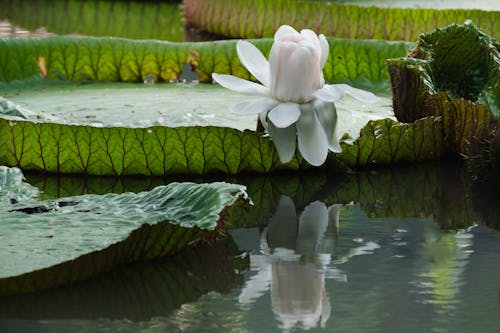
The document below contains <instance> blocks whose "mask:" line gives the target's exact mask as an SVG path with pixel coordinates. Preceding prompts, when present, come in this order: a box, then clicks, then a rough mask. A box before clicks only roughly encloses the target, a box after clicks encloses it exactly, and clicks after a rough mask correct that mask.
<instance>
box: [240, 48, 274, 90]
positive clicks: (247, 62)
mask: <svg viewBox="0 0 500 333" xmlns="http://www.w3.org/2000/svg"><path fill="white" fill-rule="evenodd" d="M236 51H237V52H238V57H239V58H240V61H241V63H242V64H243V66H245V67H246V69H248V71H249V72H250V73H252V75H253V76H255V78H256V79H257V80H259V81H260V82H261V83H262V84H263V85H265V86H266V87H269V85H270V84H271V79H270V69H269V62H268V61H267V59H266V58H265V57H264V55H263V54H262V52H260V50H259V49H258V48H256V47H255V46H254V45H253V44H252V43H249V42H247V41H245V40H240V41H238V43H237V44H236Z"/></svg>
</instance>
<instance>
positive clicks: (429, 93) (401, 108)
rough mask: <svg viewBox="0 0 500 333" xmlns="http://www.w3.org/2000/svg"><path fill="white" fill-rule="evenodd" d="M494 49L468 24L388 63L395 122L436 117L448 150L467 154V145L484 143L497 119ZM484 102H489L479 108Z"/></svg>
mask: <svg viewBox="0 0 500 333" xmlns="http://www.w3.org/2000/svg"><path fill="white" fill-rule="evenodd" d="M497 47H498V46H496V44H495V42H494V40H492V39H491V38H490V37H488V36H486V35H484V34H483V33H482V32H481V31H479V30H478V29H477V28H476V27H475V26H474V25H473V24H471V23H467V24H465V25H452V26H449V27H447V28H445V29H439V30H436V31H435V32H433V33H432V34H429V35H422V36H421V37H420V41H419V43H418V45H417V46H416V48H415V49H414V50H413V51H412V53H411V54H410V56H409V57H408V58H398V59H390V60H388V69H389V73H390V76H391V82H392V87H393V88H392V91H393V96H394V97H393V101H394V103H393V104H394V113H395V114H396V117H397V118H398V120H400V121H403V122H412V121H414V120H415V119H419V118H422V117H427V116H440V117H442V119H443V122H442V124H443V134H444V139H445V140H446V146H447V148H448V149H449V150H451V151H453V152H455V153H460V154H466V153H467V152H468V149H469V146H470V143H471V142H476V141H478V140H481V139H483V138H485V137H486V135H487V133H488V129H489V126H490V111H491V113H492V114H493V115H497V114H499V111H498V110H499V109H498V106H496V105H495V103H494V100H495V99H497V98H498V96H497V94H498V91H495V88H494V87H495V85H496V84H498V82H500V67H499V64H500V62H499V59H500V53H499V51H498V49H497ZM497 90H498V89H497ZM484 99H487V100H491V101H492V102H491V103H488V105H483V104H479V103H480V102H481V101H482V100H484ZM488 107H490V109H488Z"/></svg>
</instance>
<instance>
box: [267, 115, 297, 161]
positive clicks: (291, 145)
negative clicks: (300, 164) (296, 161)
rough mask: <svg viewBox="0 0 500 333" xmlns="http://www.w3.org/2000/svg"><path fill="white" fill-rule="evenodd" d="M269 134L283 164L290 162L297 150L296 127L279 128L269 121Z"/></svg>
mask: <svg viewBox="0 0 500 333" xmlns="http://www.w3.org/2000/svg"><path fill="white" fill-rule="evenodd" d="M267 132H268V133H269V136H270V137H271V139H272V140H273V143H274V147H275V148H276V151H277V152H278V156H279V158H280V162H281V163H283V164H284V163H288V162H290V161H291V160H292V158H293V156H294V155H295V148H296V147H297V129H296V127H295V125H291V126H289V127H286V128H278V127H276V126H274V125H273V123H272V122H270V121H269V122H268V123H267Z"/></svg>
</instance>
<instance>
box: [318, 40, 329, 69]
mask: <svg viewBox="0 0 500 333" xmlns="http://www.w3.org/2000/svg"><path fill="white" fill-rule="evenodd" d="M319 45H320V47H321V61H320V66H321V70H323V67H325V64H326V60H328V55H329V54H330V46H329V45H328V41H327V40H326V38H325V35H323V34H321V35H319Z"/></svg>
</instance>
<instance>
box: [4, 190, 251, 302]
mask: <svg viewBox="0 0 500 333" xmlns="http://www.w3.org/2000/svg"><path fill="white" fill-rule="evenodd" d="M243 195H244V187H243V186H241V185H232V184H227V183H211V184H193V183H172V184H169V185H167V186H159V187H156V188H154V189H153V190H151V191H149V192H142V193H137V194H134V193H124V194H121V195H118V194H106V195H83V196H76V197H68V198H63V199H59V200H54V201H39V202H38V201H33V200H27V201H26V202H22V201H21V202H13V201H10V202H5V200H4V201H2V202H3V203H2V205H1V206H0V216H1V221H0V239H1V242H0V246H1V247H2V248H3V249H2V251H0V263H1V264H0V267H2V270H1V272H0V294H10V293H21V292H27V291H32V290H37V289H45V288H49V287H52V286H56V285H61V284H66V283H69V282H75V281H78V280H82V279H85V278H88V277H90V276H92V275H96V274H98V273H100V272H103V271H107V270H109V269H111V268H113V267H114V266H116V265H118V264H121V263H126V262H132V261H137V260H142V259H152V258H158V257H161V256H165V255H169V254H172V253H175V252H177V251H179V250H181V249H182V248H184V247H185V246H187V245H193V244H196V243H197V242H199V241H200V240H202V239H204V238H207V237H209V236H210V235H211V234H212V233H213V232H214V231H216V230H218V227H219V226H220V224H221V223H224V222H225V221H226V219H227V213H228V211H227V207H228V206H231V205H232V204H233V203H234V202H235V200H237V199H238V198H239V197H240V196H243Z"/></svg>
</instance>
